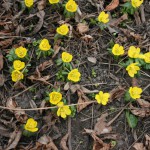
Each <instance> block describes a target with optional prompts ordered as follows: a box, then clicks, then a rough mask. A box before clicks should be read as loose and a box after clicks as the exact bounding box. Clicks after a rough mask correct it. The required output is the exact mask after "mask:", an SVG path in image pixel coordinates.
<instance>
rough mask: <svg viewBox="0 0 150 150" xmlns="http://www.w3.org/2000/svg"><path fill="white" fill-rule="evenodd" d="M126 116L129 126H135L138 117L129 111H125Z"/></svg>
mask: <svg viewBox="0 0 150 150" xmlns="http://www.w3.org/2000/svg"><path fill="white" fill-rule="evenodd" d="M126 118H127V122H128V124H129V126H130V127H131V128H135V127H136V126H137V123H138V118H137V117H136V116H135V115H133V114H131V113H130V112H129V111H126Z"/></svg>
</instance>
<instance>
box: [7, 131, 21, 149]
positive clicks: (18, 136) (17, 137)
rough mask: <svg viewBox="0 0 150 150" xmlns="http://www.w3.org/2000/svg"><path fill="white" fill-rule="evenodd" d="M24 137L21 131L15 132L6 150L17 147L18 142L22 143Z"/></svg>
mask: <svg viewBox="0 0 150 150" xmlns="http://www.w3.org/2000/svg"><path fill="white" fill-rule="evenodd" d="M21 136H22V131H21V130H15V131H14V132H13V133H12V134H11V135H10V139H9V141H8V145H7V148H6V150H10V149H14V148H16V147H17V145H18V142H19V141H20V139H21Z"/></svg>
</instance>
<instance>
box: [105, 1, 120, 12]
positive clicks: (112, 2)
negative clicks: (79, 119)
mask: <svg viewBox="0 0 150 150" xmlns="http://www.w3.org/2000/svg"><path fill="white" fill-rule="evenodd" d="M118 5H119V0H112V1H111V3H110V4H109V5H107V6H106V8H105V10H106V11H111V10H113V9H115V8H116V7H118Z"/></svg>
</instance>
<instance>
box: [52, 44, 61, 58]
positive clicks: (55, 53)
mask: <svg viewBox="0 0 150 150" xmlns="http://www.w3.org/2000/svg"><path fill="white" fill-rule="evenodd" d="M59 51H60V46H58V45H54V54H53V56H52V58H54V57H55V56H56V55H57V54H58V53H59Z"/></svg>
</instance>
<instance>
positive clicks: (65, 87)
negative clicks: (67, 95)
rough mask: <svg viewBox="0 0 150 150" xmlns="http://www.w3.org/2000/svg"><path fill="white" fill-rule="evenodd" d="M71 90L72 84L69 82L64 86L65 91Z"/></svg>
mask: <svg viewBox="0 0 150 150" xmlns="http://www.w3.org/2000/svg"><path fill="white" fill-rule="evenodd" d="M69 88H70V82H67V83H66V84H65V86H64V90H65V91H67V90H68V89H69Z"/></svg>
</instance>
